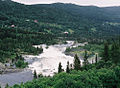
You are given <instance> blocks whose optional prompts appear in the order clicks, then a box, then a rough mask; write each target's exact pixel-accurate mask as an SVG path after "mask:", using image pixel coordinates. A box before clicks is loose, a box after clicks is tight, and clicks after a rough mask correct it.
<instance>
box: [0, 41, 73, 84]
mask: <svg viewBox="0 0 120 88" xmlns="http://www.w3.org/2000/svg"><path fill="white" fill-rule="evenodd" d="M67 42H68V43H67V44H57V45H50V46H49V47H48V48H46V47H47V46H46V45H44V44H43V45H35V46H34V47H42V48H43V53H42V54H39V55H36V56H33V55H23V57H24V59H25V61H26V62H28V63H29V65H28V68H27V70H24V71H23V72H18V73H11V74H3V75H0V84H1V85H2V86H4V85H5V84H6V83H8V85H9V86H12V85H14V84H20V83H21V82H23V83H25V82H27V81H31V80H32V79H33V74H32V72H33V71H34V70H36V72H37V74H42V75H44V76H53V75H54V74H55V73H57V72H58V64H59V62H61V64H62V68H63V69H64V70H65V69H66V65H67V61H69V63H70V64H72V63H73V59H74V57H72V56H69V55H65V54H64V51H65V49H66V48H67V47H71V46H73V44H74V41H67ZM74 46H75V45H74Z"/></svg>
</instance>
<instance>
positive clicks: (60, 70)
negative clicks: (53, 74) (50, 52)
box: [58, 62, 62, 73]
mask: <svg viewBox="0 0 120 88" xmlns="http://www.w3.org/2000/svg"><path fill="white" fill-rule="evenodd" d="M60 72H62V65H61V62H60V63H59V66H58V73H60Z"/></svg>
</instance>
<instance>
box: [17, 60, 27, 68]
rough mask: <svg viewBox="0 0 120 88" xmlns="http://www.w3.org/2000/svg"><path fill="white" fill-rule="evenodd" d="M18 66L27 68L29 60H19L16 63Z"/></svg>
mask: <svg viewBox="0 0 120 88" xmlns="http://www.w3.org/2000/svg"><path fill="white" fill-rule="evenodd" d="M15 65H16V67H18V68H25V67H27V65H28V63H27V62H24V60H18V61H17V62H16V63H15Z"/></svg>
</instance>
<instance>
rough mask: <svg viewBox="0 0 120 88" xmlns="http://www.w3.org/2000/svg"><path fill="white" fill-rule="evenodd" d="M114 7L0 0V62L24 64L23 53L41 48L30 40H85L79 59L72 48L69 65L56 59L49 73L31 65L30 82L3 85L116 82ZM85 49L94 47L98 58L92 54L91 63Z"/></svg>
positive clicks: (65, 87) (103, 87)
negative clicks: (55, 69) (92, 60)
mask: <svg viewBox="0 0 120 88" xmlns="http://www.w3.org/2000/svg"><path fill="white" fill-rule="evenodd" d="M119 9H120V7H96V6H78V5H74V4H64V3H53V4H40V5H24V4H20V3H16V2H13V1H11V0H4V1H3V0H0V62H1V63H6V62H10V61H12V63H14V64H15V65H16V67H17V68H26V67H27V65H28V63H26V62H24V58H23V57H22V55H24V54H26V55H38V54H41V53H43V48H42V47H40V48H38V47H37V48H35V47H33V45H40V44H47V45H54V44H57V43H60V42H61V41H62V43H66V40H74V41H76V42H79V43H80V42H88V43H89V45H87V46H83V47H82V48H83V49H84V50H85V51H84V54H83V57H84V58H83V59H84V63H83V65H82V64H81V63H82V62H81V61H80V60H79V57H78V55H77V53H76V55H75V56H74V67H73V68H71V66H70V64H69V62H68V63H67V66H66V70H65V71H63V69H62V65H61V63H59V65H58V73H56V74H55V75H54V76H53V77H49V76H48V77H45V76H43V75H42V74H37V73H36V71H34V79H33V80H32V81H31V82H26V83H21V84H20V85H18V84H16V85H14V86H13V87H10V86H9V85H6V88H120V39H119V36H120V31H119V30H120V18H119V14H120V11H119ZM113 13H114V14H113ZM79 48H81V47H79ZM67 51H70V49H69V48H68V49H67ZM88 51H91V52H94V53H96V52H97V53H98V54H99V55H100V57H101V59H100V60H98V57H99V56H98V55H96V57H95V63H92V64H91V63H89V62H88V57H89V54H88Z"/></svg>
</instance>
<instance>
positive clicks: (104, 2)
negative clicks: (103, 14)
mask: <svg viewBox="0 0 120 88" xmlns="http://www.w3.org/2000/svg"><path fill="white" fill-rule="evenodd" d="M13 1H16V2H19V3H24V4H50V3H56V2H62V3H74V4H78V5H96V6H120V0H13Z"/></svg>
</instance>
